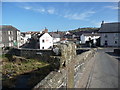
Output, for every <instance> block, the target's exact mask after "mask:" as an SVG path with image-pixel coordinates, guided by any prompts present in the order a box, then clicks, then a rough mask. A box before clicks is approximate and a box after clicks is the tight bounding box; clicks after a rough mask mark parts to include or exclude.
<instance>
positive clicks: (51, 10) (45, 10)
mask: <svg viewBox="0 0 120 90" xmlns="http://www.w3.org/2000/svg"><path fill="white" fill-rule="evenodd" d="M20 7H21V6H20ZM21 8H23V9H25V10H31V11H35V12H39V13H47V14H55V9H54V8H44V7H39V8H38V7H31V6H22V7H21Z"/></svg>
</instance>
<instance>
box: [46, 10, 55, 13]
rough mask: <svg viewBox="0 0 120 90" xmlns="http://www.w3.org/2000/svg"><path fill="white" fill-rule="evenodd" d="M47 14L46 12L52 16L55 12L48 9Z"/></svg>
mask: <svg viewBox="0 0 120 90" xmlns="http://www.w3.org/2000/svg"><path fill="white" fill-rule="evenodd" d="M47 12H48V13H49V14H54V13H55V10H54V9H48V10H47Z"/></svg>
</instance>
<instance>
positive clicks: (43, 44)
mask: <svg viewBox="0 0 120 90" xmlns="http://www.w3.org/2000/svg"><path fill="white" fill-rule="evenodd" d="M43 40H44V42H43ZM39 42H40V49H49V47H50V46H51V47H53V38H52V37H51V36H50V35H49V34H48V33H44V34H43V35H42V36H41V37H40V38H39Z"/></svg>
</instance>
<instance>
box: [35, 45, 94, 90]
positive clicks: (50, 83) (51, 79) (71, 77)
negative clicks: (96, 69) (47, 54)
mask: <svg viewBox="0 0 120 90" xmlns="http://www.w3.org/2000/svg"><path fill="white" fill-rule="evenodd" d="M75 47H76V46H75V44H74V43H69V44H63V45H61V46H60V47H59V48H60V51H61V56H60V68H59V70H58V71H53V72H51V73H50V74H49V75H48V76H47V77H46V78H45V79H43V80H42V81H41V82H40V83H38V84H37V85H36V86H35V87H34V88H33V89H37V88H61V87H66V88H74V86H75V83H76V77H78V74H79V73H78V70H79V71H80V72H82V71H83V68H84V67H85V64H86V63H87V61H88V60H90V59H91V57H93V56H94V54H95V52H96V49H91V50H89V51H86V52H84V53H82V54H80V55H76V48H75ZM79 77H80V76H79Z"/></svg>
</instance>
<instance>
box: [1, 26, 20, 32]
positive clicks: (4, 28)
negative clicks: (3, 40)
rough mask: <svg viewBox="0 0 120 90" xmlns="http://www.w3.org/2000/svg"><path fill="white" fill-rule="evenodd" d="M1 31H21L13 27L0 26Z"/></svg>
mask: <svg viewBox="0 0 120 90" xmlns="http://www.w3.org/2000/svg"><path fill="white" fill-rule="evenodd" d="M0 29H2V30H8V29H14V30H17V31H20V30H18V29H17V28H15V27H13V26H12V25H0Z"/></svg>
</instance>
